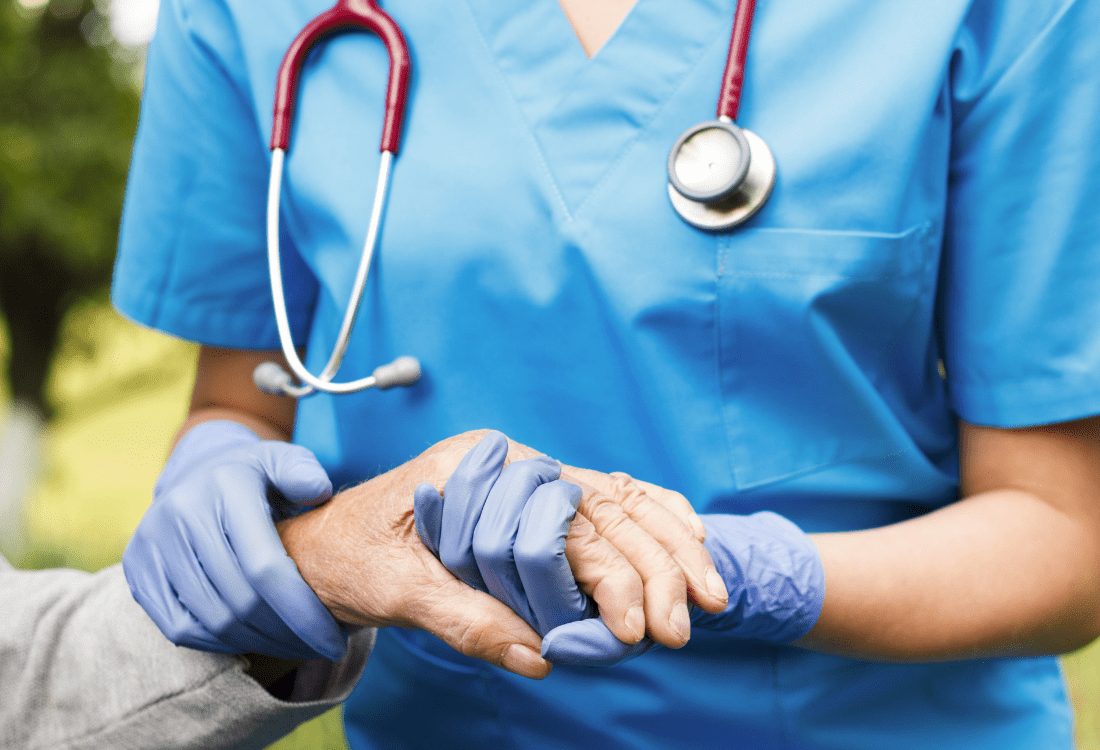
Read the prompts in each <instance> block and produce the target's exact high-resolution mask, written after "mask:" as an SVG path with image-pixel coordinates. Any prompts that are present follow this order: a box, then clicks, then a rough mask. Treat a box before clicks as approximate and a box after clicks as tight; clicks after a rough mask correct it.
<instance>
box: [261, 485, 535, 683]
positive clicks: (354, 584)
mask: <svg viewBox="0 0 1100 750" xmlns="http://www.w3.org/2000/svg"><path fill="white" fill-rule="evenodd" d="M409 485H410V481H409V479H408V478H407V477H402V476H400V473H399V472H398V473H393V472H391V474H390V475H381V476H379V477H376V478H375V479H372V480H371V481H369V482H366V483H365V484H362V485H359V486H358V487H355V488H352V489H351V490H348V491H345V492H342V493H340V494H338V495H337V496H336V497H334V498H333V499H332V500H331V501H330V502H329V503H327V504H325V505H323V506H321V507H320V508H317V509H316V510H312V511H310V512H308V513H305V514H303V515H301V516H297V517H294V518H290V519H287V520H285V521H282V522H280V523H279V524H278V531H279V536H280V538H281V540H282V543H283V546H284V547H285V548H286V551H287V553H288V554H289V555H290V557H291V559H293V560H294V563H295V564H296V565H297V567H298V569H299V570H300V571H301V574H302V577H303V578H304V579H305V581H306V582H307V583H308V584H309V586H310V587H311V588H312V589H313V590H314V591H315V592H316V594H317V596H318V597H319V598H320V599H321V601H322V602H323V603H324V604H325V606H326V607H328V609H329V611H330V612H332V614H333V615H334V616H335V617H336V618H337V619H339V620H341V621H342V622H346V623H351V624H357V625H370V626H375V627H387V626H393V625H396V626H398V627H404V628H421V629H423V630H427V631H428V632H430V633H432V634H434V635H436V636H438V637H439V638H440V639H442V640H443V641H445V642H446V643H448V644H450V645H451V646H452V647H453V648H454V649H456V650H457V651H459V652H461V653H463V654H466V655H467V656H472V657H475V658H478V659H483V660H485V661H488V662H490V663H492V664H496V665H497V666H500V667H502V668H504V669H507V670H509V671H512V672H515V673H516V674H520V675H523V676H525V677H531V678H534V679H541V678H543V677H545V676H546V675H547V674H548V673H549V671H550V664H549V662H547V661H545V660H544V659H542V657H541V656H540V651H541V647H542V639H541V638H540V636H539V634H538V633H536V632H535V631H534V630H532V629H531V627H530V626H529V625H528V624H527V623H526V622H524V621H523V620H522V619H521V618H520V617H519V616H518V615H517V614H515V613H514V612H513V611H512V610H511V609H509V608H508V606H507V605H505V604H503V603H502V602H499V601H497V600H496V599H494V598H493V597H492V596H490V595H489V594H486V593H483V592H481V591H477V590H476V589H473V588H471V587H469V586H467V585H466V584H465V583H463V582H462V581H460V580H458V579H457V578H455V577H454V575H452V574H451V573H450V572H449V571H448V570H447V569H446V568H445V567H443V565H442V563H440V562H439V560H437V559H436V558H435V557H434V556H433V555H432V554H431V552H430V551H429V550H428V549H427V547H425V546H424V545H423V544H422V543H421V542H420V540H419V538H418V537H417V535H416V531H415V530H414V529H413V519H412V508H411V507H410V502H409V496H410V495H411V494H412V493H411V488H410V486H409Z"/></svg>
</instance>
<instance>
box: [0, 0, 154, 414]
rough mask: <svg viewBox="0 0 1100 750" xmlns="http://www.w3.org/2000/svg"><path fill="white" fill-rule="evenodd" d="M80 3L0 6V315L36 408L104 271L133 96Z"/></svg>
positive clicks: (134, 110)
mask: <svg viewBox="0 0 1100 750" xmlns="http://www.w3.org/2000/svg"><path fill="white" fill-rule="evenodd" d="M120 52H121V50H119V49H118V48H117V47H115V46H114V45H113V42H112V41H111V37H110V32H109V28H108V23H107V19H106V18H105V16H104V15H103V14H102V13H100V11H99V10H98V9H97V7H96V4H95V3H94V2H92V1H91V0H50V2H47V3H44V4H42V5H40V7H38V8H37V9H34V10H29V9H27V8H25V7H24V6H22V5H20V4H18V3H16V2H11V1H10V0H9V2H7V3H0V102H2V104H0V311H2V312H3V314H4V317H5V319H6V322H7V325H8V333H9V339H10V343H11V350H10V351H11V354H10V359H9V372H8V375H9V383H10V385H11V391H12V394H13V396H15V397H16V398H18V399H22V400H24V401H27V402H29V403H31V404H32V405H35V406H37V407H39V408H40V409H42V410H43V411H44V412H45V411H46V408H45V406H46V405H45V399H44V396H43V393H44V382H45V378H46V373H47V371H48V367H49V362H50V360H51V358H52V356H53V353H54V350H55V348H56V345H57V340H58V332H59V328H60V325H61V322H62V320H63V318H64V314H65V311H66V310H67V309H68V307H69V306H70V305H71V304H72V303H73V302H75V301H77V300H79V299H80V298H81V297H85V296H87V295H90V294H96V293H100V292H101V290H102V289H103V288H104V287H105V285H106V284H107V282H108V280H109V278H110V272H111V267H112V263H113V258H114V250H115V243H116V237H117V232H118V222H119V216H120V213H121V207H122V195H123V190H124V186H125V181H126V170H127V165H128V163H129V158H130V146H131V143H132V141H133V134H134V129H135V128H136V126H137V115H138V92H137V90H136V87H135V86H134V85H133V84H132V83H131V81H132V80H133V77H132V61H131V60H128V59H126V57H125V56H124V55H122V54H120Z"/></svg>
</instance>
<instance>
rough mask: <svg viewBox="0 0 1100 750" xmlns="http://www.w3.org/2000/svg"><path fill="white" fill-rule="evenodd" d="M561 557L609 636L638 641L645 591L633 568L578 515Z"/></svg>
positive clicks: (643, 612)
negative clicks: (593, 605)
mask: <svg viewBox="0 0 1100 750" xmlns="http://www.w3.org/2000/svg"><path fill="white" fill-rule="evenodd" d="M565 553H566V557H567V559H568V561H569V565H570V570H571V572H572V574H573V576H574V578H575V579H576V581H577V584H578V585H579V587H580V589H581V591H583V592H584V593H585V594H588V595H589V596H590V597H591V598H592V600H593V601H594V603H595V604H596V605H597V607H598V612H599V615H600V617H601V618H602V619H603V621H604V622H605V623H607V626H608V627H609V628H610V629H611V632H613V633H614V634H615V635H616V636H617V637H618V638H619V639H620V640H622V641H624V642H626V643H637V642H638V641H639V640H641V638H642V637H643V636H645V628H646V622H645V589H644V586H643V585H642V578H641V576H640V575H638V571H636V570H635V569H634V566H633V565H631V564H630V562H629V561H628V560H627V559H626V558H625V557H623V555H622V554H621V553H620V552H619V551H618V550H617V549H615V547H614V546H613V545H612V544H611V543H610V542H608V541H607V540H606V539H604V538H603V537H601V536H600V535H599V534H597V533H596V529H595V527H593V526H592V522H591V521H589V520H588V519H587V518H585V517H584V516H583V515H581V514H580V513H577V515H576V517H575V518H574V519H573V523H572V524H570V526H569V532H568V536H567V537H566V542H565ZM561 624H562V623H557V625H555V627H558V626H560V625H561Z"/></svg>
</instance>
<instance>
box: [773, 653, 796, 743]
mask: <svg viewBox="0 0 1100 750" xmlns="http://www.w3.org/2000/svg"><path fill="white" fill-rule="evenodd" d="M769 661H771V668H772V670H771V671H772V699H773V700H774V702H775V715H776V718H777V719H779V737H780V739H781V740H782V742H783V746H784V747H785V748H787V750H790V747H791V734H790V731H789V727H788V726H787V725H788V723H789V722H788V718H787V712H786V711H784V710H783V700H782V692H781V691H780V689H779V654H778V653H776V652H774V651H773V652H772V653H771V656H770V659H769Z"/></svg>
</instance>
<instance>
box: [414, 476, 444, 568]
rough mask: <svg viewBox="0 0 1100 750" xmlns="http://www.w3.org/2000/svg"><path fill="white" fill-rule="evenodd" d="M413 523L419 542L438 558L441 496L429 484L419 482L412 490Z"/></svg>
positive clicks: (441, 511) (441, 521) (441, 517)
mask: <svg viewBox="0 0 1100 750" xmlns="http://www.w3.org/2000/svg"><path fill="white" fill-rule="evenodd" d="M413 522H414V523H415V525H416V535H417V536H418V537H420V541H421V542H423V543H424V546H425V547H427V548H428V549H429V550H430V551H431V553H432V554H433V555H435V556H436V558H438V557H439V537H440V535H441V534H442V533H443V496H442V495H440V494H439V491H438V490H437V489H436V488H435V487H434V486H432V484H431V483H430V482H421V483H420V484H419V485H417V487H416V489H415V490H413Z"/></svg>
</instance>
